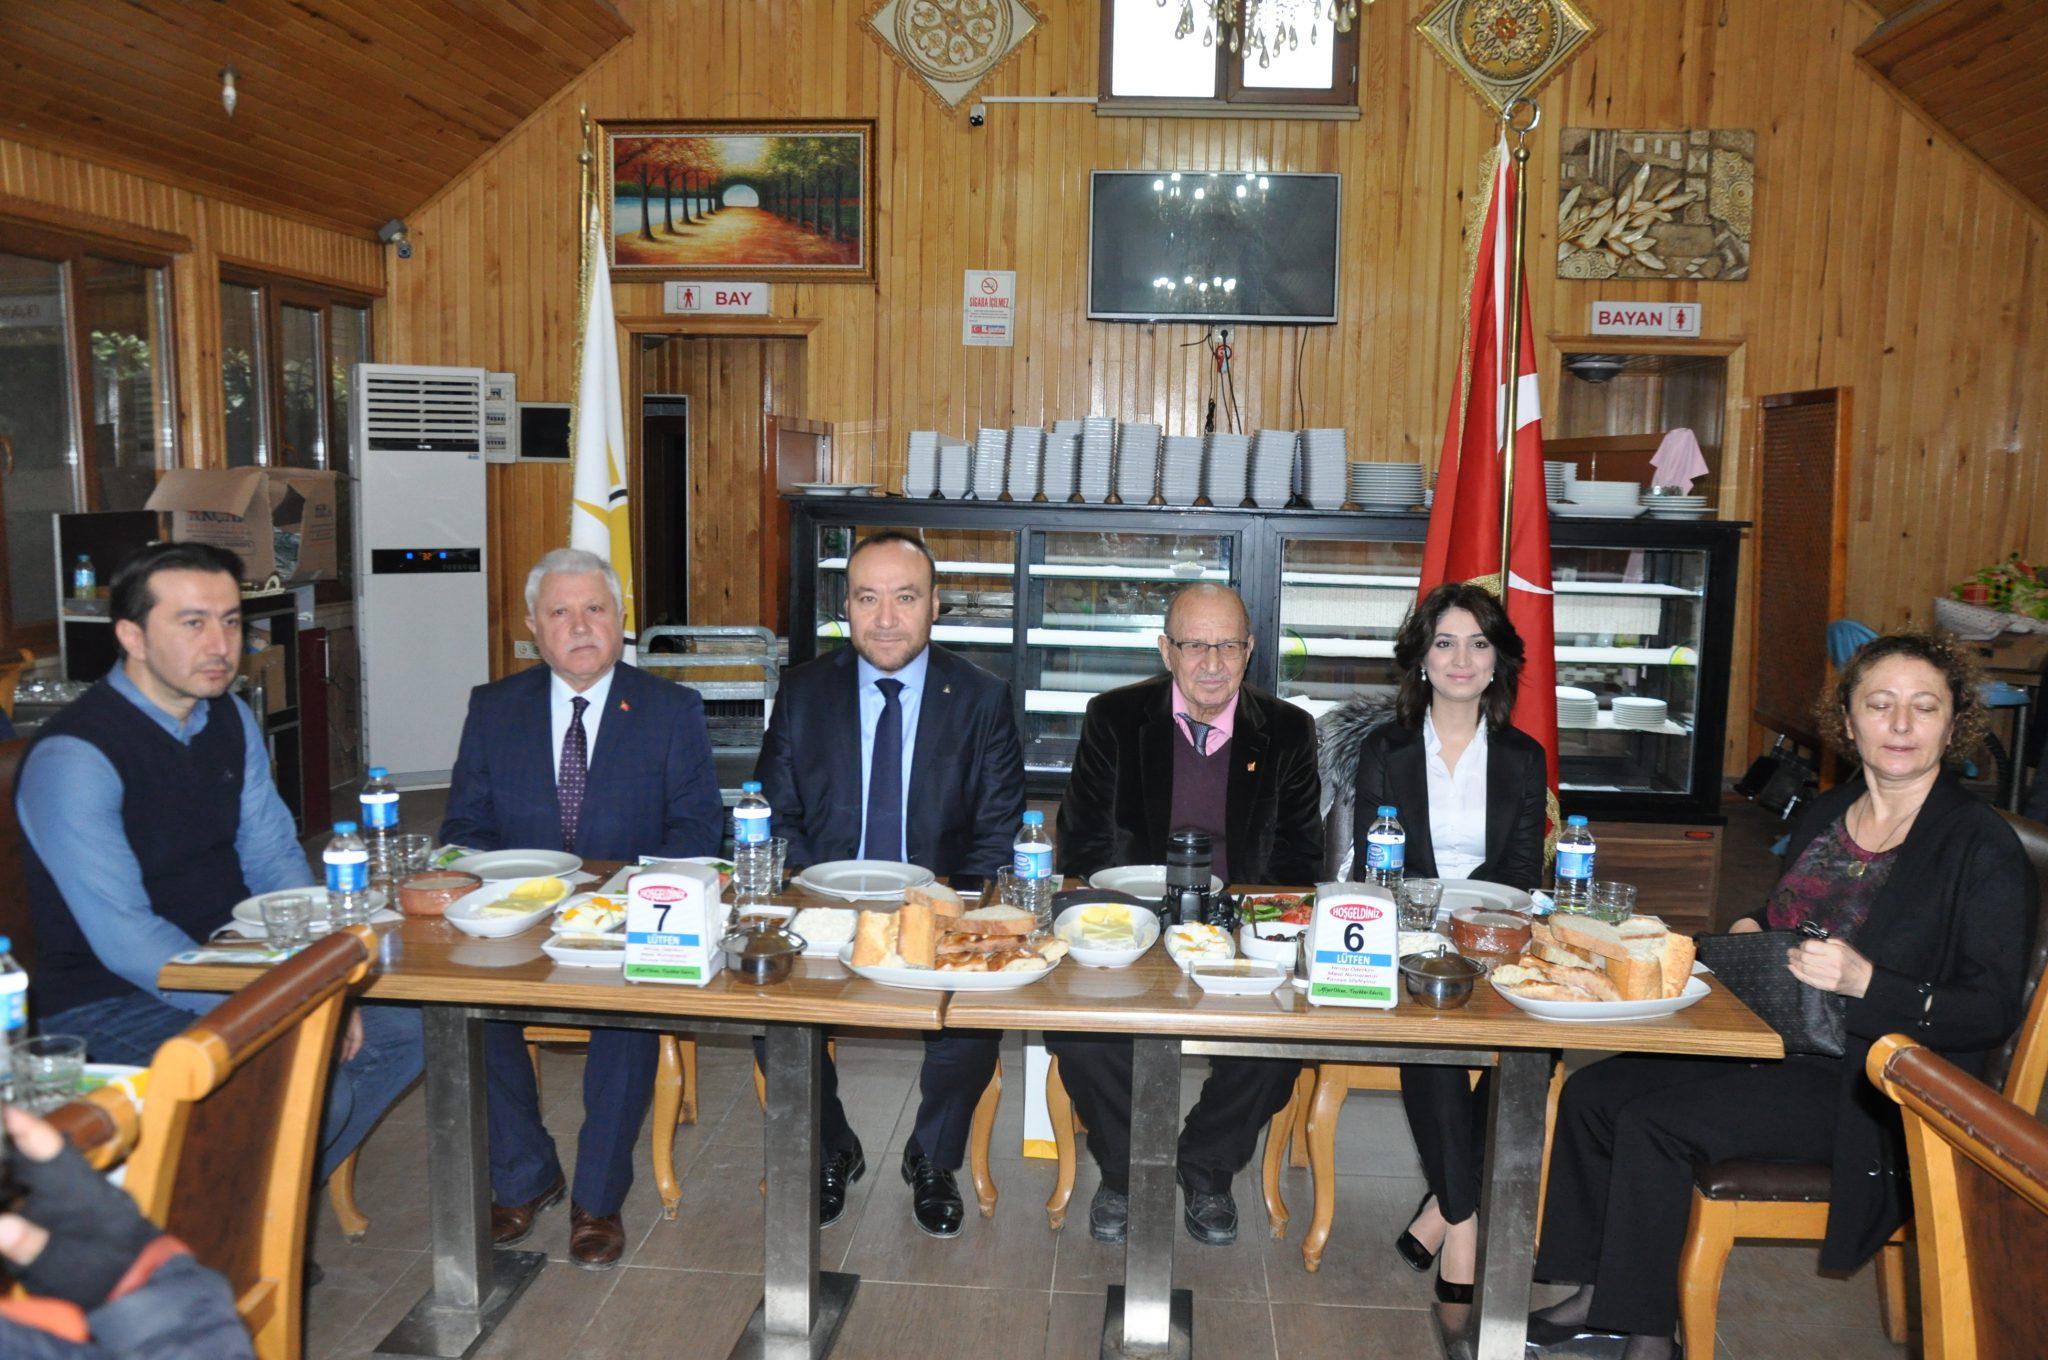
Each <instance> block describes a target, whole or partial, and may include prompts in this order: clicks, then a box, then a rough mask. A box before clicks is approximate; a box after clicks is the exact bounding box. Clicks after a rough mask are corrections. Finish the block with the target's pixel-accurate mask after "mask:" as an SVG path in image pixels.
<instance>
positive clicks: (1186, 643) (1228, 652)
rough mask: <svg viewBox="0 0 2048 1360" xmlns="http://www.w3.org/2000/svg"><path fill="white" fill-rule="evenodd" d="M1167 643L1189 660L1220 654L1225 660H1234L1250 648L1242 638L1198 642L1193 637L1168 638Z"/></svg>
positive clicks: (1202, 659) (1204, 659) (1204, 658)
mask: <svg viewBox="0 0 2048 1360" xmlns="http://www.w3.org/2000/svg"><path fill="white" fill-rule="evenodd" d="M1166 641H1167V645H1168V646H1170V647H1172V648H1173V649H1174V650H1175V651H1177V652H1179V653H1180V654H1181V655H1182V656H1184V657H1186V658H1187V659H1188V660H1190V661H1207V660H1208V659H1209V658H1210V657H1212V656H1220V657H1222V658H1223V659H1224V660H1225V661H1235V660H1237V659H1238V658H1239V657H1241V656H1243V655H1244V654H1245V653H1246V652H1247V651H1249V650H1250V649H1251V644H1250V643H1249V642H1247V641H1245V639H1243V638H1231V639H1230V640H1229V641H1227V642H1198V641H1196V640H1195V639H1194V638H1168V639H1167V640H1166Z"/></svg>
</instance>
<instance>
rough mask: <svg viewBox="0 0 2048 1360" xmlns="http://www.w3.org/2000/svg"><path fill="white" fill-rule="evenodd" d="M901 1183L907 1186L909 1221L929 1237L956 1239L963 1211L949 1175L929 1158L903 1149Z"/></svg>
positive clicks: (956, 1189) (958, 1189)
mask: <svg viewBox="0 0 2048 1360" xmlns="http://www.w3.org/2000/svg"><path fill="white" fill-rule="evenodd" d="M903 1183H904V1184H905V1185H908V1186H909V1187H910V1219H911V1221H912V1222H913V1223H915V1224H917V1226H918V1228H919V1229H920V1230H921V1231H923V1232H924V1233H925V1234H926V1235H927V1236H930V1237H958V1236H959V1235H960V1220H961V1219H962V1218H963V1217H965V1211H964V1210H963V1208H962V1206H961V1203H960V1187H959V1186H957V1185H955V1184H954V1183H953V1173H952V1172H950V1171H942V1170H940V1169H939V1167H938V1165H937V1164H936V1163H934V1162H933V1161H932V1159H931V1158H929V1157H926V1156H923V1155H921V1154H917V1153H915V1152H914V1150H913V1149H911V1148H908V1147H906V1148H904V1149H903Z"/></svg>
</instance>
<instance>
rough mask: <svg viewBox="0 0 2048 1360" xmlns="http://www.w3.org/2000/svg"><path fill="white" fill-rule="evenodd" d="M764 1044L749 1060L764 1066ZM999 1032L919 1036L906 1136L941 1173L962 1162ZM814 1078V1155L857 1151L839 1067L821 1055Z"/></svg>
mask: <svg viewBox="0 0 2048 1360" xmlns="http://www.w3.org/2000/svg"><path fill="white" fill-rule="evenodd" d="M764 1047H765V1045H764V1044H763V1042H762V1041H761V1040H760V1039H756V1040H754V1061H755V1062H758V1063H762V1064H763V1065H764V1067H765V1064H766V1062H767V1059H766V1057H765V1056H764V1054H763V1049H764ZM1002 1048H1003V1036H1002V1032H1001V1031H1000V1030H989V1031H988V1032H986V1033H973V1032H961V1031H955V1032H952V1033H946V1034H937V1033H935V1034H927V1035H925V1036H924V1067H923V1069H922V1070H921V1071H920V1072H919V1073H918V1079H917V1081H918V1092H919V1099H918V1104H917V1122H916V1124H915V1125H914V1126H913V1129H912V1132H911V1146H912V1148H914V1149H915V1152H917V1153H922V1154H923V1155H925V1156H927V1157H929V1158H931V1159H932V1161H933V1162H934V1163H935V1164H936V1165H937V1166H938V1167H939V1168H940V1169H941V1170H943V1171H958V1170H959V1169H960V1166H961V1164H962V1163H963V1162H965V1161H966V1160H967V1135H968V1132H969V1130H970V1129H971V1128H972V1126H973V1124H974V1107H975V1106H976V1105H977V1104H979V1103H980V1101H981V1093H982V1091H984V1090H985V1089H987V1087H988V1083H989V1078H991V1077H993V1076H995V1074H996V1063H997V1062H998V1061H999V1060H1000V1059H1001V1057H1002ZM822 1067H823V1070H822V1072H821V1073H820V1074H819V1079H818V1095H819V1101H818V1106H819V1111H820V1114H819V1139H818V1142H819V1150H820V1151H821V1152H822V1153H823V1155H824V1156H826V1157H830V1156H832V1155H833V1154H834V1153H839V1152H857V1151H859V1150H860V1145H861V1143H860V1137H859V1135H857V1134H856V1133H854V1131H853V1125H852V1124H851V1123H849V1122H848V1121H847V1118H846V1107H845V1106H844V1105H843V1104H841V1103H840V1100H839V1067H838V1064H836V1063H834V1062H833V1061H832V1057H831V1055H830V1054H827V1055H825V1060H824V1062H823V1064H822Z"/></svg>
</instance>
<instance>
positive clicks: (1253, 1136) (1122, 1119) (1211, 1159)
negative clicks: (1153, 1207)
mask: <svg viewBox="0 0 2048 1360" xmlns="http://www.w3.org/2000/svg"><path fill="white" fill-rule="evenodd" d="M1045 1047H1046V1051H1047V1052H1049V1053H1051V1054H1052V1055H1053V1056H1054V1057H1056V1058H1058V1059H1059V1060H1060V1081H1061V1083H1062V1084H1063V1085H1065V1086H1066V1088H1067V1094H1068V1095H1069V1096H1070V1097H1072V1099H1073V1102H1074V1109H1075V1111H1076V1112H1077V1113H1079V1114H1080V1116H1081V1122H1082V1123H1084V1124H1086V1125H1087V1126H1088V1151H1089V1152H1090V1153H1092V1154H1094V1157H1095V1164H1096V1165H1097V1166H1099V1167H1101V1168H1102V1183H1103V1184H1104V1185H1106V1186H1108V1187H1109V1188H1110V1189H1111V1190H1114V1191H1116V1192H1117V1193H1119V1194H1129V1193H1130V1188H1131V1041H1130V1040H1129V1039H1127V1038H1122V1037H1114V1036H1109V1035H1094V1034H1048V1035H1046V1036H1045ZM1300 1072H1301V1064H1300V1063H1299V1062H1296V1061H1295V1060H1293V1059H1291V1058H1211V1059H1210V1060H1209V1079H1208V1080H1207V1081H1205V1082H1203V1083H1202V1095H1201V1099H1199V1100H1197V1101H1196V1102H1195V1108H1194V1109H1192V1110H1190V1111H1188V1118H1187V1123H1186V1124H1185V1125H1183V1126H1182V1128H1181V1134H1180V1179H1181V1184H1183V1185H1184V1186H1186V1187H1187V1188H1188V1189H1189V1190H1190V1191H1191V1192H1194V1193H1197V1194H1215V1193H1219V1192H1222V1191H1227V1190H1229V1189H1230V1182H1231V1179H1232V1178H1233V1177H1235V1176H1236V1175H1237V1173H1238V1172H1240V1171H1242V1170H1243V1169H1244V1167H1245V1164H1246V1163H1248V1162H1250V1161H1251V1159H1252V1154H1253V1153H1254V1152H1255V1151H1257V1149H1258V1146H1259V1131H1260V1130H1261V1129H1263V1128H1265V1127H1266V1122H1267V1121H1268V1120H1270V1119H1271V1118H1272V1117H1273V1116H1274V1115H1276V1114H1278V1113H1280V1111H1281V1110H1283V1109H1285V1108H1286V1106H1287V1101H1288V1099H1289V1098H1290V1097H1291V1096H1292V1095H1293V1094H1294V1079H1295V1077H1296V1076H1297V1075H1299V1074H1300Z"/></svg>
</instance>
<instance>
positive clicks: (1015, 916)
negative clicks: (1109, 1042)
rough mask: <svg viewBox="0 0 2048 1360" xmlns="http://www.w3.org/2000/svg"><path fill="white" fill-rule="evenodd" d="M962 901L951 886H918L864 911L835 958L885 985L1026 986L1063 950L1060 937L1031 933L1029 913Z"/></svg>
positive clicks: (932, 988) (935, 988) (934, 988)
mask: <svg viewBox="0 0 2048 1360" xmlns="http://www.w3.org/2000/svg"><path fill="white" fill-rule="evenodd" d="M947 898H950V899H951V900H950V901H948V900H946V899H947ZM965 905H966V904H965V903H963V902H961V900H960V899H959V898H958V897H957V896H955V895H953V894H951V893H947V894H945V895H944V897H934V896H932V895H929V894H926V893H918V894H915V895H914V896H906V897H905V899H904V902H903V905H902V906H901V907H898V908H895V909H893V910H885V911H863V912H862V913H861V914H860V919H859V921H858V922H857V923H856V924H855V926H854V932H853V941H852V943H850V944H846V945H843V946H841V951H840V955H839V959H840V962H842V963H844V964H845V965H846V966H847V967H848V968H850V969H852V970H853V971H854V972H855V973H857V974H859V975H860V976H861V977H864V978H867V979H868V980H869V981H871V982H879V983H882V984H884V985H885V986H890V987H909V988H913V989H915V990H918V991H926V992H1002V991H1009V990H1010V989H1011V988H1014V987H1028V986H1029V985H1031V984H1032V983H1034V982H1036V981H1038V980H1039V979H1040V978H1042V977H1044V976H1045V975H1046V974H1047V973H1050V972H1051V971H1052V970H1053V969H1054V968H1055V967H1056V966H1058V964H1059V961H1060V960H1061V959H1063V958H1065V957H1066V956H1067V942H1066V941H1065V940H1058V939H1049V938H1045V937H1043V936H1039V937H1036V938H1034V932H1035V931H1036V929H1037V925H1038V922H1037V919H1036V918H1035V917H1033V916H1032V914H1031V913H1030V912H1028V911H1024V910H1021V909H1019V908H1017V907H1009V906H988V907H976V908H975V909H974V910H972V911H968V910H966V909H965Z"/></svg>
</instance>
